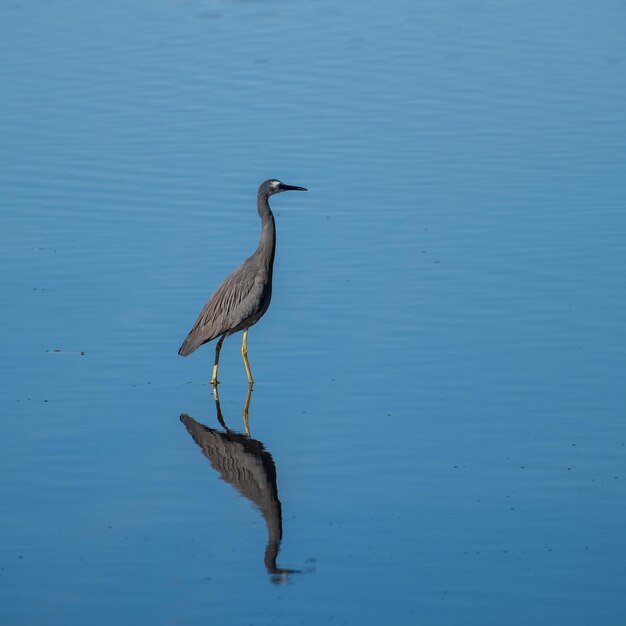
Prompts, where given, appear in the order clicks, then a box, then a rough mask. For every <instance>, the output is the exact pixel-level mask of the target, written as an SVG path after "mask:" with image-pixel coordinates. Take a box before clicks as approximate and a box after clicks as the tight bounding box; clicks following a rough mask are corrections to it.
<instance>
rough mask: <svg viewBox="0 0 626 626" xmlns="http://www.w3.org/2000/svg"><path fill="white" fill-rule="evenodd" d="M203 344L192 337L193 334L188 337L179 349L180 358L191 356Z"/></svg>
mask: <svg viewBox="0 0 626 626" xmlns="http://www.w3.org/2000/svg"><path fill="white" fill-rule="evenodd" d="M201 343H202V342H201V341H198V340H197V339H196V338H194V337H192V336H191V334H190V335H188V337H187V339H185V341H183V345H182V346H181V347H180V348H179V349H178V354H180V356H188V355H190V354H191V353H192V352H193V351H194V350H195V349H196V348H197V347H198V346H199V345H200V344H201Z"/></svg>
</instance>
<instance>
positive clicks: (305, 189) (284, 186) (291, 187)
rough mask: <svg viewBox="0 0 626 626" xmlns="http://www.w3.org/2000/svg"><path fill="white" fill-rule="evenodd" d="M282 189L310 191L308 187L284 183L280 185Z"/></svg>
mask: <svg viewBox="0 0 626 626" xmlns="http://www.w3.org/2000/svg"><path fill="white" fill-rule="evenodd" d="M280 190H281V191H308V189H307V188H306V187H294V186H293V185H285V183H282V184H281V186H280Z"/></svg>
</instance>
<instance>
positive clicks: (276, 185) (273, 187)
mask: <svg viewBox="0 0 626 626" xmlns="http://www.w3.org/2000/svg"><path fill="white" fill-rule="evenodd" d="M283 191H307V189H306V188H305V187H294V186H293V185H285V183H281V182H280V181H279V180H276V179H275V178H270V179H269V180H266V181H265V182H263V183H261V186H260V187H259V195H268V196H272V195H274V194H275V193H282V192H283Z"/></svg>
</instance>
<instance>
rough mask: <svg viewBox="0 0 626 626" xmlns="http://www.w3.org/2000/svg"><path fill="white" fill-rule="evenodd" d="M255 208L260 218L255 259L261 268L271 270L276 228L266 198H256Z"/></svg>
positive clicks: (260, 196)
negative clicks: (259, 233)
mask: <svg viewBox="0 0 626 626" xmlns="http://www.w3.org/2000/svg"><path fill="white" fill-rule="evenodd" d="M257 208H258V210H259V216H260V217H261V240H260V241H259V247H258V248H257V250H256V252H257V258H258V260H259V263H260V264H261V265H262V266H263V267H265V268H266V269H268V270H271V269H272V267H273V265H274V253H275V251H276V226H275V225H274V215H273V214H272V210H271V209H270V205H269V202H268V201H267V196H265V195H259V196H258V198H257Z"/></svg>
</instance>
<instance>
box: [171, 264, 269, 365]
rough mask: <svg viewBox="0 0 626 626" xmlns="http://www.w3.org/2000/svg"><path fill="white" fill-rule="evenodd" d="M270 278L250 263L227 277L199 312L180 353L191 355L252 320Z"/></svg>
mask: <svg viewBox="0 0 626 626" xmlns="http://www.w3.org/2000/svg"><path fill="white" fill-rule="evenodd" d="M267 278H268V274H267V272H266V271H265V270H263V269H260V268H259V267H257V266H256V265H253V264H252V263H250V262H248V261H246V262H244V263H243V264H242V265H240V266H239V267H238V268H237V269H236V270H235V271H234V272H232V273H231V274H230V275H229V276H227V277H226V279H225V280H224V282H222V284H221V285H220V286H219V287H218V288H217V289H216V290H215V292H214V293H213V295H212V296H211V298H210V299H209V301H208V302H207V303H206V304H205V305H204V308H203V309H202V311H200V315H199V316H198V319H197V320H196V323H195V324H194V325H193V328H192V329H191V331H190V332H189V335H188V336H187V339H185V342H184V343H183V345H182V346H181V354H190V353H191V352H193V351H194V350H195V349H196V348H197V347H198V346H200V345H202V344H203V343H206V342H207V341H211V339H215V338H216V337H219V336H220V335H223V334H225V333H227V332H228V331H231V330H234V329H235V328H237V326H238V325H239V324H241V323H242V322H244V321H245V320H247V319H248V318H250V317H252V316H253V315H254V314H255V313H256V311H257V307H258V306H260V303H261V301H262V297H263V290H264V288H265V286H266V284H267Z"/></svg>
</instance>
